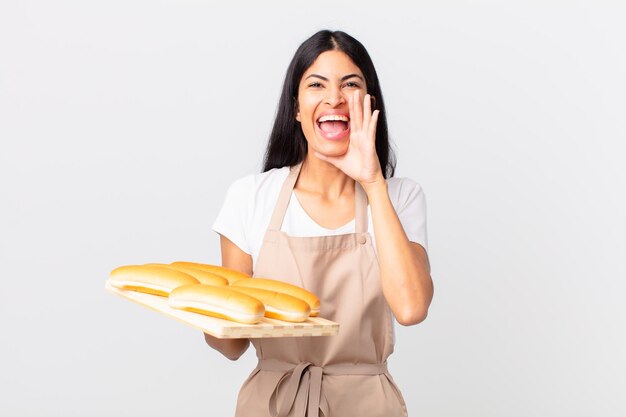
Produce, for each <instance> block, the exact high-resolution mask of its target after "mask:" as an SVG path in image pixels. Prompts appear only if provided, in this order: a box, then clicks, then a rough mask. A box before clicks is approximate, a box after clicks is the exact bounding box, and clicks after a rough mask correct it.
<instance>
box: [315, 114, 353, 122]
mask: <svg viewBox="0 0 626 417" xmlns="http://www.w3.org/2000/svg"><path fill="white" fill-rule="evenodd" d="M330 120H339V121H342V122H348V121H350V119H348V117H347V116H342V115H340V114H329V115H326V116H322V117H320V118H319V119H318V122H320V123H322V122H328V121H330Z"/></svg>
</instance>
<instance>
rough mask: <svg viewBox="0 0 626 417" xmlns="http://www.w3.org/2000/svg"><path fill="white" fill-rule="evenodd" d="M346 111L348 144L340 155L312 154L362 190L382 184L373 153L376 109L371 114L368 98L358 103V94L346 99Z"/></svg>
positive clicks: (375, 156)
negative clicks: (348, 119) (348, 131)
mask: <svg viewBox="0 0 626 417" xmlns="http://www.w3.org/2000/svg"><path fill="white" fill-rule="evenodd" d="M348 105H349V109H350V143H349V145H348V150H347V151H346V153H345V154H343V155H341V156H326V155H322V154H321V153H319V152H315V153H314V156H315V157H317V158H319V159H321V160H323V161H326V162H329V163H331V164H333V165H334V166H336V167H337V168H339V169H340V170H342V171H343V172H344V173H345V174H346V175H348V176H349V177H351V178H352V179H354V180H355V181H358V182H359V183H360V184H361V185H362V186H363V188H365V189H367V187H368V186H369V185H373V184H375V183H377V182H380V181H382V182H384V181H385V178H384V176H383V173H382V170H381V167H380V162H379V161H378V155H377V154H376V123H377V122H378V114H379V111H378V110H374V112H373V113H372V104H371V99H370V95H369V94H366V95H365V97H364V99H363V100H361V94H360V92H359V91H355V92H354V95H353V96H351V97H348Z"/></svg>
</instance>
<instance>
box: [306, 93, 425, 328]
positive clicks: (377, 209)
mask: <svg viewBox="0 0 626 417" xmlns="http://www.w3.org/2000/svg"><path fill="white" fill-rule="evenodd" d="M360 93H361V92H360V91H359V90H357V91H355V92H354V95H353V96H352V97H349V99H348V104H349V107H350V143H349V146H348V150H347V152H346V153H345V154H344V155H341V156H326V155H323V154H321V153H319V152H315V156H316V157H318V158H320V159H322V160H323V161H327V162H330V163H331V164H333V165H335V166H336V167H337V168H339V169H341V170H342V171H343V172H344V173H346V174H347V175H348V176H349V177H351V178H353V179H354V180H356V181H358V182H359V183H360V184H361V185H362V186H363V189H364V190H365V192H366V193H367V197H368V200H369V202H370V206H371V210H372V222H373V223H374V233H376V249H377V254H378V262H379V264H380V274H381V285H382V289H383V293H384V295H385V299H386V300H387V303H388V304H389V307H390V308H391V311H392V312H393V314H394V316H395V317H396V320H398V322H399V323H400V324H403V325H405V326H409V325H413V324H417V323H419V322H421V321H423V320H424V319H425V318H426V315H427V314H428V307H429V306H430V302H431V300H432V298H433V282H432V279H431V277H430V264H429V263H428V256H427V254H426V251H425V250H424V248H423V247H422V246H421V245H419V244H417V243H412V242H410V241H409V240H408V239H407V237H406V233H405V232H404V229H403V227H402V224H401V223H400V220H399V219H398V214H397V213H396V211H395V209H394V208H393V206H392V204H391V200H390V199H389V194H388V192H387V182H386V181H385V178H384V176H383V173H382V168H381V166H380V163H379V161H378V156H377V154H376V123H377V122H378V115H379V114H380V111H379V110H374V111H373V112H372V109H371V101H370V96H369V94H366V95H365V99H364V100H361V99H360Z"/></svg>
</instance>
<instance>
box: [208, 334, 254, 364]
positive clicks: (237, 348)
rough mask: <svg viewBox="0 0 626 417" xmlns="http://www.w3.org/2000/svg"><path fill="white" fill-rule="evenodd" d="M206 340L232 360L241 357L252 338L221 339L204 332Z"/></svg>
mask: <svg viewBox="0 0 626 417" xmlns="http://www.w3.org/2000/svg"><path fill="white" fill-rule="evenodd" d="M204 340H205V341H206V343H207V344H208V345H209V346H211V347H212V348H213V349H215V350H217V351H219V352H220V353H221V354H222V355H224V356H226V357H227V358H228V359H230V360H231V361H236V360H237V359H239V357H240V356H241V355H243V354H244V352H245V351H246V350H248V346H250V339H219V338H217V337H215V336H211V335H210V334H207V333H204Z"/></svg>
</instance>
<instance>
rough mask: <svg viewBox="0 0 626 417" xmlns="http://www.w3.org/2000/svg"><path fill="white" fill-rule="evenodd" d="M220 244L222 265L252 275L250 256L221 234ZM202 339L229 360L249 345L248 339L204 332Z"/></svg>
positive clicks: (233, 358)
mask: <svg viewBox="0 0 626 417" xmlns="http://www.w3.org/2000/svg"><path fill="white" fill-rule="evenodd" d="M220 246H221V249H222V266H224V267H226V268H231V269H234V270H236V271H240V272H243V273H244V274H248V275H250V276H251V275H252V256H250V255H248V254H247V253H245V252H244V251H242V250H241V249H240V248H239V247H238V246H237V245H235V244H234V243H233V242H232V241H230V240H229V239H228V238H227V237H225V236H221V235H220ZM204 340H206V343H207V344H208V345H209V346H211V347H212V348H213V349H215V350H218V351H219V352H221V353H222V354H223V355H224V356H226V357H227V358H228V359H230V360H231V361H235V360H237V359H239V357H240V356H241V355H243V354H244V352H245V351H246V350H247V349H248V346H250V339H218V338H217V337H214V336H211V335H210V334H206V333H205V334H204Z"/></svg>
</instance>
